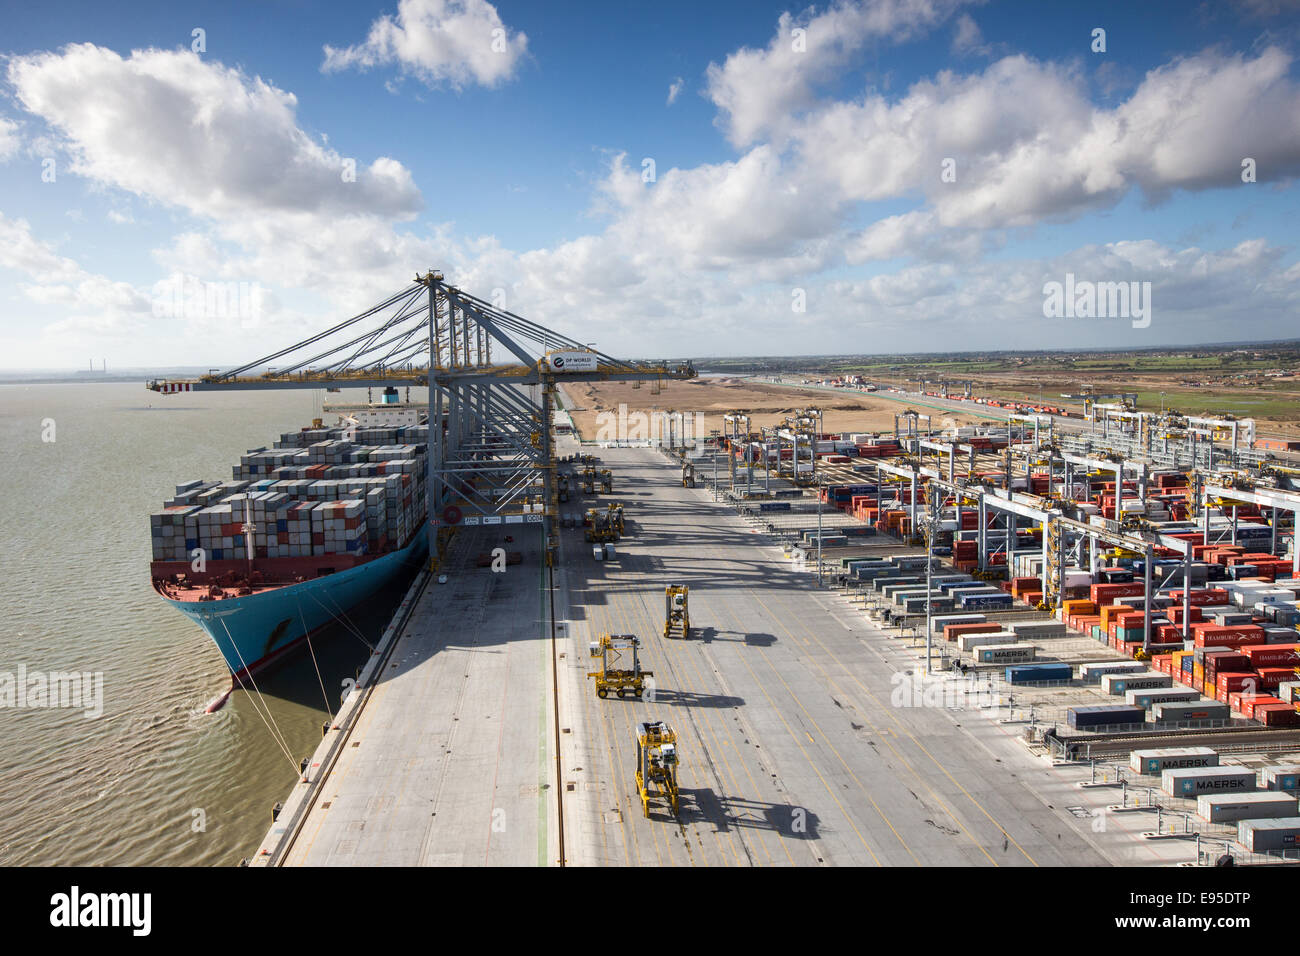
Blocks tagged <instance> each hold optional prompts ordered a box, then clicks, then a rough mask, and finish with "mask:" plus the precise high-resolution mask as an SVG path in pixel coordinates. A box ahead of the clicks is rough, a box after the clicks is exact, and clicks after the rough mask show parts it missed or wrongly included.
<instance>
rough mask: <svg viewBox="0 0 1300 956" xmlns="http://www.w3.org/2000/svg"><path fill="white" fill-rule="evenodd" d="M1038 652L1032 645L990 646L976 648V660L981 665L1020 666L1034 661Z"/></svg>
mask: <svg viewBox="0 0 1300 956" xmlns="http://www.w3.org/2000/svg"><path fill="white" fill-rule="evenodd" d="M1037 650H1038V648H1036V647H1034V645H1032V644H988V645H985V646H984V647H977V648H975V660H977V661H979V662H980V663H981V664H1019V663H1022V662H1024V661H1032V660H1033V659H1034V654H1035V652H1037Z"/></svg>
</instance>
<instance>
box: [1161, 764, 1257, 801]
mask: <svg viewBox="0 0 1300 956" xmlns="http://www.w3.org/2000/svg"><path fill="white" fill-rule="evenodd" d="M1160 789H1161V790H1163V791H1164V792H1165V793H1167V794H1169V795H1170V796H1173V797H1199V796H1201V794H1214V793H1250V792H1253V791H1254V789H1255V771H1253V770H1246V769H1244V768H1242V767H1197V768H1188V769H1184V770H1163V771H1161V773H1160Z"/></svg>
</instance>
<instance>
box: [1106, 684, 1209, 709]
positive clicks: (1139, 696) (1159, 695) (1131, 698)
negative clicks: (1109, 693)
mask: <svg viewBox="0 0 1300 956" xmlns="http://www.w3.org/2000/svg"><path fill="white" fill-rule="evenodd" d="M1200 699H1201V695H1200V694H1199V693H1197V692H1196V691H1195V690H1193V689H1192V688H1190V687H1166V688H1154V689H1147V690H1130V691H1125V692H1124V702H1125V703H1127V704H1130V705H1132V706H1133V707H1141V708H1142V709H1143V710H1149V709H1151V707H1152V706H1154V705H1155V704H1168V703H1170V702H1172V701H1176V700H1200Z"/></svg>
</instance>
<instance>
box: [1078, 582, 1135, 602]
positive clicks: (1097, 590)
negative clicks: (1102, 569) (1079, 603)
mask: <svg viewBox="0 0 1300 956" xmlns="http://www.w3.org/2000/svg"><path fill="white" fill-rule="evenodd" d="M1142 593H1143V585H1142V583H1141V582H1140V581H1134V582H1132V583H1131V584H1094V585H1093V586H1092V587H1091V588H1090V589H1089V593H1088V599H1089V600H1091V601H1092V602H1093V603H1094V604H1113V603H1114V602H1115V599H1116V598H1125V597H1136V596H1137V595H1139V594H1142Z"/></svg>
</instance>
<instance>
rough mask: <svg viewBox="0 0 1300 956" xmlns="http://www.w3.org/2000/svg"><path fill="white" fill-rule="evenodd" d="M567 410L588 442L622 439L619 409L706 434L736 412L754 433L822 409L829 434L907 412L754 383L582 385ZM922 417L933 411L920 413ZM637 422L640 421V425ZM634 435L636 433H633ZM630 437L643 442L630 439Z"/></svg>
mask: <svg viewBox="0 0 1300 956" xmlns="http://www.w3.org/2000/svg"><path fill="white" fill-rule="evenodd" d="M561 388H562V390H563V392H564V395H565V400H564V404H565V407H566V408H567V409H568V411H569V413H570V414H571V415H572V416H573V420H574V423H575V424H576V425H577V426H578V430H579V431H580V432H581V433H582V436H583V438H588V439H594V438H596V437H597V434H598V433H599V432H601V431H602V430H607V431H608V433H609V437H616V431H617V426H616V424H615V423H616V421H617V418H618V414H619V405H620V404H623V405H626V406H627V412H628V414H629V415H633V414H635V413H637V412H644V413H646V414H647V415H649V416H650V418H651V420H652V421H653V420H654V413H655V412H664V411H668V410H670V409H671V410H674V411H678V412H683V413H695V412H698V413H701V414H702V415H703V418H704V420H703V424H702V428H703V433H704V434H705V435H708V434H709V433H710V432H711V431H712V430H714V429H717V430H718V431H722V430H723V421H722V416H723V415H725V414H726V413H728V412H731V411H741V412H745V413H748V414H749V416H750V419H751V428H752V429H753V430H755V431H757V430H758V429H759V428H761V427H763V426H766V425H776V424H779V423H781V422H783V421H784V420H785V419H786V418H787V417H789V416H791V415H793V414H794V412H795V410H796V409H804V408H809V407H815V408H820V409H821V411H822V424H823V428H824V430H825V431H827V432H876V431H886V430H888V431H893V429H894V416H895V415H897V414H898V413H899V412H901V411H903V410H904V409H905V408H906V407H907V406H906V405H903V404H900V403H899V402H894V401H889V400H887V399H883V398H874V397H872V396H870V395H863V394H853V393H845V394H830V393H818V392H811V391H807V390H804V389H798V388H791V387H789V386H783V385H773V384H770V383H764V382H753V381H748V380H743V379H736V378H697V379H691V380H689V381H684V382H664V383H663V385H662V391H661V392H660V394H658V395H655V394H652V385H651V383H649V382H645V383H642V385H641V387H640V388H634V387H633V386H632V384H631V383H627V382H600V383H591V382H581V383H573V384H570V385H562V386H561ZM917 411H918V412H920V413H921V414H927V413H929V412H930V411H931V410H930V409H926V408H917ZM934 414H935V416H936V418H935V420H934V424H935V427H936V428H939V427H943V428H947V427H950V426H953V425H967V424H972V423H974V422H976V421H980V420H981V419H979V418H978V417H976V416H974V415H972V416H966V415H961V414H951V415H948V414H944V415H941V413H939V412H934ZM634 421H635V420H634ZM628 430H629V431H631V428H629V429H628ZM625 437H632V438H636V437H641V436H638V435H636V434H630V435H628V436H625Z"/></svg>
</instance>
